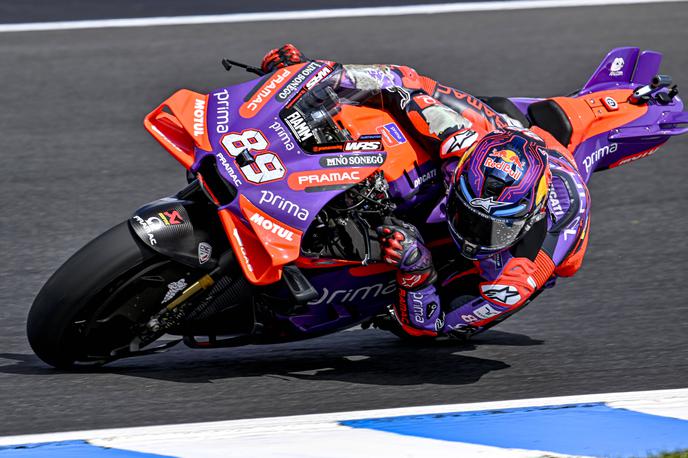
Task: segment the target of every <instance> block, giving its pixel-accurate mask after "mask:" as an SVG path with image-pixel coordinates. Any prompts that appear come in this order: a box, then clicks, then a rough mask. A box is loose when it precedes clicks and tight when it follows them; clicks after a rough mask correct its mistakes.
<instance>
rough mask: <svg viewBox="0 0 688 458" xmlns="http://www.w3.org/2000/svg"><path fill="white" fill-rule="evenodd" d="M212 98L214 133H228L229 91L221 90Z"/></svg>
mask: <svg viewBox="0 0 688 458" xmlns="http://www.w3.org/2000/svg"><path fill="white" fill-rule="evenodd" d="M213 97H215V103H216V108H215V116H216V118H217V121H216V124H215V132H217V133H218V134H226V133H227V132H229V127H228V125H229V91H228V90H227V89H223V90H222V91H220V92H215V93H214V94H213Z"/></svg>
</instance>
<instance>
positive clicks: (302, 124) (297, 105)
mask: <svg viewBox="0 0 688 458" xmlns="http://www.w3.org/2000/svg"><path fill="white" fill-rule="evenodd" d="M341 77H342V70H341V68H338V69H336V70H334V71H332V73H330V74H329V75H327V76H326V77H324V78H322V79H321V80H320V81H319V82H318V83H317V84H314V85H313V86H312V87H311V88H310V89H307V90H305V91H304V92H302V93H300V94H298V95H297V96H296V97H295V98H294V99H293V100H292V101H290V102H289V103H288V104H287V105H286V107H285V108H284V109H283V110H282V111H281V112H280V116H281V118H282V120H283V121H284V123H285V124H286V125H287V126H288V127H289V129H290V130H291V132H292V134H293V135H294V137H295V138H296V140H297V141H298V143H299V144H300V145H301V148H303V149H304V150H306V151H309V152H318V151H319V150H322V151H325V150H326V148H324V147H326V146H327V145H334V144H341V143H344V142H347V141H351V140H355V139H354V138H352V135H351V133H350V132H349V131H348V130H347V129H346V127H345V126H344V124H343V123H342V122H341V121H340V120H338V119H337V118H338V116H337V115H338V114H339V113H340V112H341V110H342V106H343V105H353V106H358V105H363V104H366V105H373V106H374V105H375V104H379V101H378V100H379V99H380V91H379V90H360V89H348V88H344V87H341V86H340V84H339V82H340V81H341Z"/></svg>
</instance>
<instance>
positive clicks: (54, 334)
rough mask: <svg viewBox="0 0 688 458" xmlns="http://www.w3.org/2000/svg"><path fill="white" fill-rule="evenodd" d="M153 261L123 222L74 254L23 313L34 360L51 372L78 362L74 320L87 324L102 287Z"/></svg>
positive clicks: (79, 345)
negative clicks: (34, 356) (40, 360)
mask: <svg viewBox="0 0 688 458" xmlns="http://www.w3.org/2000/svg"><path fill="white" fill-rule="evenodd" d="M156 260H158V261H161V260H163V259H162V258H161V256H160V255H158V254H156V253H155V252H154V251H153V250H151V249H150V248H148V247H146V246H144V245H143V244H142V243H140V242H139V241H138V238H137V237H136V235H135V234H133V232H132V231H131V229H130V227H129V224H128V223H127V222H123V223H120V224H119V225H117V226H115V227H113V228H112V229H110V230H109V231H107V232H105V233H104V234H102V235H100V236H99V237H97V238H96V239H94V240H93V241H91V242H90V243H89V244H87V245H86V246H84V247H83V248H82V249H80V250H79V251H78V252H77V253H76V254H74V255H73V256H72V257H71V258H70V259H68V260H67V262H65V263H64V264H63V265H62V266H61V267H60V268H59V269H58V270H57V271H56V272H55V273H54V274H53V275H52V277H50V279H49V280H48V281H47V283H46V284H45V285H44V286H43V288H42V289H41V291H40V292H39V293H38V296H37V297H36V299H35V300H34V302H33V305H32V307H31V310H30V311H29V316H28V320H27V325H26V331H27V336H28V339H29V343H30V345H31V348H32V349H33V351H34V352H35V353H36V355H38V357H39V358H41V359H42V360H43V361H45V362H46V363H48V364H50V365H51V366H54V367H56V368H69V367H71V366H72V365H73V364H74V362H75V361H78V360H84V358H85V357H86V356H88V349H87V348H84V347H83V343H84V342H83V341H80V339H79V334H78V332H77V331H76V330H75V327H74V323H75V320H79V319H81V315H86V317H87V318H84V319H85V320H86V319H89V317H88V314H89V313H93V307H94V306H96V305H98V303H99V302H100V301H99V299H101V300H102V299H103V297H104V296H103V292H104V291H106V290H107V289H108V287H111V285H114V284H116V283H117V282H118V281H120V282H121V280H120V279H122V278H126V277H127V276H128V274H129V275H131V272H132V271H136V270H140V269H141V268H142V267H144V266H146V265H148V264H150V263H151V262H155V261H156ZM99 295H100V297H99ZM158 307H159V306H158Z"/></svg>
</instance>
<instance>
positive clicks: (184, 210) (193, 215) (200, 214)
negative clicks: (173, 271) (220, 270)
mask: <svg viewBox="0 0 688 458" xmlns="http://www.w3.org/2000/svg"><path fill="white" fill-rule="evenodd" d="M129 225H130V226H131V228H132V229H133V231H134V233H135V234H136V235H137V236H138V237H139V238H140V239H141V241H142V242H143V243H145V244H146V245H147V246H148V247H150V248H152V249H153V250H154V251H156V252H158V253H159V254H161V255H163V256H165V257H168V258H170V259H173V260H175V261H178V262H180V263H182V264H185V265H187V266H189V267H194V268H199V269H202V270H212V269H213V268H214V267H216V266H217V262H218V258H219V256H220V255H221V254H222V253H223V252H225V251H226V250H227V249H228V248H229V245H228V243H227V241H226V240H227V238H226V236H225V235H224V231H223V229H222V226H221V224H220V222H219V219H218V217H217V213H216V211H215V208H214V207H213V206H211V205H209V204H206V203H205V202H198V201H194V200H189V199H183V198H180V197H179V195H178V196H174V197H165V198H162V199H159V200H156V201H153V202H150V203H148V204H146V205H144V206H143V207H141V208H139V209H138V210H136V211H135V212H134V214H133V215H132V217H131V218H130V219H129Z"/></svg>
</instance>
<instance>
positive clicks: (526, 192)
mask: <svg viewBox="0 0 688 458" xmlns="http://www.w3.org/2000/svg"><path fill="white" fill-rule="evenodd" d="M551 181H552V175H551V173H550V170H549V165H548V163H547V152H546V150H545V142H544V141H543V140H542V139H541V138H540V137H538V136H537V135H536V134H534V133H533V132H531V131H528V130H526V129H515V128H505V129H500V130H495V131H493V132H490V133H489V134H487V135H485V136H484V137H483V138H482V139H481V140H479V141H478V142H477V143H476V144H475V145H474V146H473V147H472V148H471V149H470V150H468V151H467V152H466V153H465V154H464V155H463V157H462V158H461V161H460V162H459V165H458V166H457V168H456V171H455V173H454V177H453V179H452V184H451V186H450V189H449V195H448V196H447V209H446V213H447V221H448V223H449V232H450V234H451V236H452V238H453V239H454V242H456V244H457V246H458V247H459V249H460V250H461V254H462V255H463V256H464V257H466V258H468V259H473V260H476V259H484V258H486V257H489V256H492V255H494V254H496V253H498V252H501V251H504V250H507V249H509V248H511V247H512V246H514V245H515V244H516V243H517V242H518V241H519V240H521V239H522V238H523V237H524V236H525V235H526V234H527V233H528V231H529V230H530V229H531V228H532V227H533V225H534V224H535V223H536V222H538V221H540V220H541V219H542V218H544V216H545V212H546V203H547V196H548V194H549V187H550V184H551Z"/></svg>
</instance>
